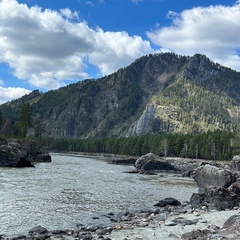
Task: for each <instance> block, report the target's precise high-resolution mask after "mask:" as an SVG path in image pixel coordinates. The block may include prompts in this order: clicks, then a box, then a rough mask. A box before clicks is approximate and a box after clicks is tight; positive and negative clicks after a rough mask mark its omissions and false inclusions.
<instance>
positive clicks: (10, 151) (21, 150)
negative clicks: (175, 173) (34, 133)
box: [0, 139, 51, 167]
mask: <svg viewBox="0 0 240 240" xmlns="http://www.w3.org/2000/svg"><path fill="white" fill-rule="evenodd" d="M1 142H2V143H3V140H2V141H1ZM5 143H6V144H0V166H3V167H32V166H33V165H32V164H31V162H34V160H35V159H36V160H37V161H38V162H51V156H50V155H49V154H48V153H46V152H42V151H41V149H40V147H39V146H38V144H37V143H36V142H34V141H26V140H20V139H11V140H8V141H6V142H5Z"/></svg>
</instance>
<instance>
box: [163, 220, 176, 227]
mask: <svg viewBox="0 0 240 240" xmlns="http://www.w3.org/2000/svg"><path fill="white" fill-rule="evenodd" d="M164 225H165V226H176V225H177V222H174V221H166V222H165V223H164Z"/></svg>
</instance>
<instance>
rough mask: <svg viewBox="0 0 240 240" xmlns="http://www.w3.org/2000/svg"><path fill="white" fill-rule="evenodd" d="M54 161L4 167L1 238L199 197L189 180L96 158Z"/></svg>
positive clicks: (67, 157)
mask: <svg viewBox="0 0 240 240" xmlns="http://www.w3.org/2000/svg"><path fill="white" fill-rule="evenodd" d="M51 156H52V163H38V164H36V165H35V166H36V167H35V168H22V169H16V168H0V235H1V234H4V235H7V236H8V235H12V234H27V232H28V231H29V229H31V228H32V227H35V226H37V225H41V226H43V227H46V228H47V229H48V230H56V229H67V228H73V227H75V225H76V224H77V223H82V224H91V223H95V221H96V223H97V221H102V222H104V221H107V218H104V217H100V219H98V220H94V219H93V217H98V216H103V215H104V214H106V213H109V212H119V211H123V210H133V209H137V210H139V209H146V208H151V209H152V208H153V204H154V203H156V202H158V201H159V200H161V199H163V198H165V197H173V198H176V199H178V200H180V201H188V200H189V199H190V196H191V195H192V193H193V192H197V187H196V185H195V183H194V181H193V180H192V179H190V178H182V177H180V176H177V175H173V174H162V173H161V174H158V175H142V174H130V173H127V172H128V171H130V170H133V169H134V167H133V166H123V165H113V164H109V163H107V162H106V161H104V160H103V159H100V158H98V157H95V158H92V157H91V158H89V157H82V156H76V155H63V154H51Z"/></svg>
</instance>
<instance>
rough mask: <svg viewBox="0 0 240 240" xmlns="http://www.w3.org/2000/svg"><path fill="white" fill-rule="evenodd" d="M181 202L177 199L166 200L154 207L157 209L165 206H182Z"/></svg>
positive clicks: (169, 198)
mask: <svg viewBox="0 0 240 240" xmlns="http://www.w3.org/2000/svg"><path fill="white" fill-rule="evenodd" d="M180 205H181V202H179V201H178V200H177V199H175V198H171V197H168V198H164V199H162V200H160V201H159V202H158V203H156V204H154V206H157V207H165V206H180Z"/></svg>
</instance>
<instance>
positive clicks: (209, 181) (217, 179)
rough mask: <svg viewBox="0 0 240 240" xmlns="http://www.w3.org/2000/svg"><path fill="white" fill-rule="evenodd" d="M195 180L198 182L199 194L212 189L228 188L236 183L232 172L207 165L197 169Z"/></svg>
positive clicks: (194, 174)
mask: <svg viewBox="0 0 240 240" xmlns="http://www.w3.org/2000/svg"><path fill="white" fill-rule="evenodd" d="M193 179H194V180H195V181H196V182H197V185H198V189H199V193H204V192H205V190H207V189H210V188H221V187H223V188H228V187H229V186H230V185H231V184H232V183H234V182H235V181H236V177H235V176H234V174H233V173H232V172H231V171H228V170H225V169H220V168H218V167H215V166H212V165H209V164H206V165H203V166H200V167H198V168H196V169H195V171H194V173H193Z"/></svg>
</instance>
